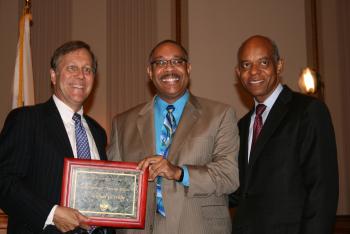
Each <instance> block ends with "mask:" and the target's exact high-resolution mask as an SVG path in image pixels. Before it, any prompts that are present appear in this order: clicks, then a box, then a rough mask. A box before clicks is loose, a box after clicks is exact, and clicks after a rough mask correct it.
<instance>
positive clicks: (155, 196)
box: [108, 40, 239, 234]
mask: <svg viewBox="0 0 350 234" xmlns="http://www.w3.org/2000/svg"><path fill="white" fill-rule="evenodd" d="M149 62H150V65H149V66H148V68H147V73H148V75H149V78H150V79H151V80H152V82H153V84H154V86H155V88H156V89H157V95H156V96H155V97H154V98H153V100H152V101H150V102H147V103H144V104H141V105H138V106H136V107H134V108H132V109H131V110H128V111H127V112H125V113H122V114H120V115H118V116H117V117H115V118H114V120H113V128H112V137H111V145H110V148H109V150H108V158H109V159H110V160H117V161H120V160H121V161H135V162H139V168H141V169H143V170H146V169H147V168H149V172H150V175H149V181H150V182H149V186H148V194H147V213H146V225H145V229H142V230H131V229H124V230H118V232H127V233H156V234H157V233H176V234H177V233H191V234H195V233H208V234H209V233H210V234H212V233H220V234H222V233H231V219H230V215H229V212H228V195H227V194H229V193H231V192H233V191H235V190H236V189H237V187H238V186H239V184H238V183H239V182H238V181H239V179H238V169H237V155H238V150H239V149H238V148H239V136H238V130H237V126H236V124H237V120H236V117H235V113H234V111H233V109H232V108H231V107H230V106H228V105H225V104H222V103H218V102H215V101H211V100H207V99H203V98H199V97H195V96H193V95H192V94H191V93H190V92H189V91H188V90H187V87H188V84H189V74H190V71H191V65H190V63H189V62H188V54H187V51H186V50H185V49H184V48H183V47H182V46H181V45H180V44H178V43H176V42H175V41H171V40H166V41H162V42H160V43H159V44H157V45H156V46H155V47H154V49H153V50H152V51H151V53H150V57H149ZM170 106H171V108H169V107H170ZM167 109H171V111H169V112H167ZM163 125H165V126H163ZM166 126H168V128H167V129H168V131H165V130H164V129H166ZM164 133H167V134H165V135H166V137H164ZM166 142H169V144H166Z"/></svg>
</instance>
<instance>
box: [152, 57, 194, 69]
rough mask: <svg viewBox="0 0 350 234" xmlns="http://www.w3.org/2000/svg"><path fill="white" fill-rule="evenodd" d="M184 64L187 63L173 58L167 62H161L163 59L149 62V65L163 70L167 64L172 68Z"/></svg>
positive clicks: (181, 59) (182, 59)
mask: <svg viewBox="0 0 350 234" xmlns="http://www.w3.org/2000/svg"><path fill="white" fill-rule="evenodd" d="M185 63H187V60H186V59H184V58H174V59H169V60H163V59H159V60H154V61H153V62H151V65H155V66H156V67H162V68H163V67H166V66H168V65H169V64H170V65H171V66H174V67H179V66H182V65H184V64H185Z"/></svg>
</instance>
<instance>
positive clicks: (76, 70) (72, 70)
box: [66, 65, 94, 76]
mask: <svg viewBox="0 0 350 234" xmlns="http://www.w3.org/2000/svg"><path fill="white" fill-rule="evenodd" d="M66 70H67V71H68V72H69V73H71V74H73V75H77V74H79V72H80V70H81V71H82V73H83V74H84V75H85V76H91V75H92V74H93V73H94V69H93V68H92V67H89V66H84V67H82V68H80V67H78V66H76V65H69V66H67V67H66Z"/></svg>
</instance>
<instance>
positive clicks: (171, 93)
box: [138, 43, 191, 181]
mask: <svg viewBox="0 0 350 234" xmlns="http://www.w3.org/2000/svg"><path fill="white" fill-rule="evenodd" d="M183 57H185V54H184V52H183V51H182V49H181V48H180V47H179V46H178V45H176V44H174V43H164V44H161V45H159V46H158V48H156V49H155V50H154V53H153V54H152V59H151V60H152V61H153V60H171V59H178V58H183ZM190 71H191V65H190V64H189V63H184V64H181V65H171V64H168V65H167V66H165V67H157V66H154V65H153V66H152V65H149V66H148V68H147V73H148V76H149V78H150V79H151V80H152V82H153V84H154V86H155V87H156V89H157V94H158V96H159V97H160V98H162V99H163V100H164V101H166V102H167V103H169V104H171V103H174V102H176V101H177V100H178V99H179V98H181V97H182V95H183V94H184V93H185V92H186V89H187V86H188V83H189V74H190ZM147 168H149V178H148V179H149V181H154V179H155V178H156V177H157V176H162V177H164V178H166V179H168V180H179V179H180V177H181V172H182V170H181V168H180V167H178V166H175V165H173V164H172V163H170V162H169V161H168V160H167V159H164V158H163V156H161V155H152V156H148V157H146V158H145V159H143V160H142V161H141V162H139V164H138V169H141V170H146V169H147Z"/></svg>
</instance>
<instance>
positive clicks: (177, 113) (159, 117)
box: [154, 91, 190, 186]
mask: <svg viewBox="0 0 350 234" xmlns="http://www.w3.org/2000/svg"><path fill="white" fill-rule="evenodd" d="M189 96H190V94H189V92H188V91H186V92H185V93H184V95H183V96H182V97H181V98H179V99H178V100H176V102H174V103H172V104H169V103H167V102H165V101H164V100H162V99H161V98H160V97H159V96H156V98H155V101H154V126H155V137H156V139H155V140H156V141H155V142H156V153H157V154H158V155H161V147H160V145H161V144H160V134H161V129H162V126H163V121H164V118H165V116H166V114H167V110H166V107H167V106H168V105H173V106H174V107H175V110H174V112H173V115H174V117H175V120H176V124H177V125H179V122H180V119H181V116H182V112H183V110H184V108H185V105H186V103H187V101H188V99H189ZM175 135H176V131H175ZM182 169H183V170H184V177H183V180H182V182H181V183H182V184H183V185H184V186H189V185H190V178H189V173H188V168H187V167H186V166H182Z"/></svg>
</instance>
